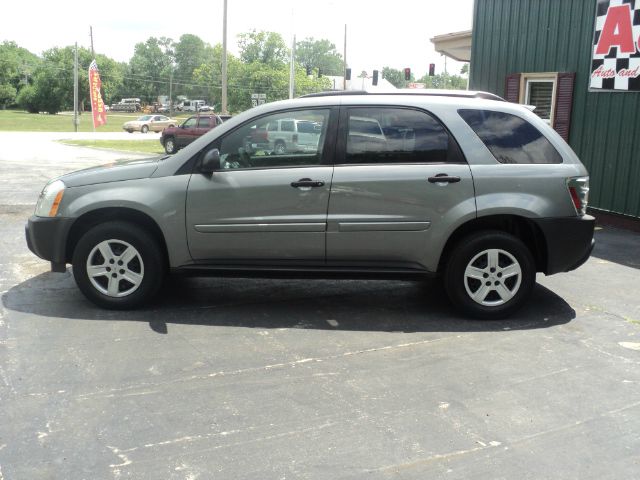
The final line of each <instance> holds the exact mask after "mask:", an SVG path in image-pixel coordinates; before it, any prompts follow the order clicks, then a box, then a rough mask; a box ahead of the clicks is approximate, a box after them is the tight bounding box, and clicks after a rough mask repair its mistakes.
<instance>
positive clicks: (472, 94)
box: [300, 88, 506, 102]
mask: <svg viewBox="0 0 640 480" xmlns="http://www.w3.org/2000/svg"><path fill="white" fill-rule="evenodd" d="M343 95H344V96H351V95H422V96H430V97H459V98H482V99H484V100H496V101H499V102H506V100H505V99H504V98H502V97H500V96H498V95H496V94H494V93H489V92H481V91H472V90H437V89H426V88H404V89H402V88H398V89H396V90H376V91H370V90H327V91H324V92H317V93H308V94H307V95H302V96H301V97H300V98H310V97H333V96H343Z"/></svg>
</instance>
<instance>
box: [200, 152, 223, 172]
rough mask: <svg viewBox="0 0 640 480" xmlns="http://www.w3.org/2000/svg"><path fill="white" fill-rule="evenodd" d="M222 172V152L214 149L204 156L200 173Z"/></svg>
mask: <svg viewBox="0 0 640 480" xmlns="http://www.w3.org/2000/svg"><path fill="white" fill-rule="evenodd" d="M216 170H220V150H218V149H217V148H214V149H212V150H209V151H208V152H207V153H205V154H204V157H203V158H202V165H201V166H200V171H201V172H202V173H213V172H215V171H216Z"/></svg>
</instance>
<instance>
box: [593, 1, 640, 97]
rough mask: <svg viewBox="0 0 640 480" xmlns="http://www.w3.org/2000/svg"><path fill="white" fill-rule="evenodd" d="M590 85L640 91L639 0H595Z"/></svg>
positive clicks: (598, 88) (599, 87)
mask: <svg viewBox="0 0 640 480" xmlns="http://www.w3.org/2000/svg"><path fill="white" fill-rule="evenodd" d="M596 5H597V7H596V25H595V33H594V36H593V50H592V57H591V79H590V83H589V87H590V88H591V89H594V90H621V91H633V92H639V91H640V0H596Z"/></svg>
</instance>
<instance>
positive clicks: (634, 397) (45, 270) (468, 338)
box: [0, 133, 640, 480]
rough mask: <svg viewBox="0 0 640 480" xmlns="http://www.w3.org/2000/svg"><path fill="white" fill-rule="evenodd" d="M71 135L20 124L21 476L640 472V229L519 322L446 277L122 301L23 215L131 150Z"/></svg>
mask: <svg viewBox="0 0 640 480" xmlns="http://www.w3.org/2000/svg"><path fill="white" fill-rule="evenodd" d="M125 135H127V134H125ZM54 137H56V138H59V135H52V134H21V133H12V134H8V133H0V144H2V145H3V149H2V150H0V178H2V180H3V181H2V182H0V225H1V229H2V235H0V292H1V293H0V294H1V305H0V401H1V405H2V407H3V420H2V421H1V422H0V480H5V479H6V480H9V479H44V478H51V479H112V478H116V479H119V478H135V479H138V478H139V479H185V480H186V479H189V480H192V479H238V480H239V479H247V480H249V479H251V480H255V479H332V480H333V479H338V478H349V479H360V478H367V479H378V478H399V479H425V478H429V479H431V478H446V479H469V478H474V479H513V478H519V479H598V480H601V479H616V480H619V479H627V478H629V479H631V478H638V477H639V476H640V300H639V299H640V235H639V234H635V233H631V232H628V231H624V230H617V229H614V228H610V227H605V228H602V229H599V230H598V232H597V238H596V241H597V242H598V243H597V246H596V249H595V251H594V254H593V256H592V258H591V259H590V260H589V261H588V262H587V263H586V264H585V265H584V266H583V267H581V268H580V269H579V270H577V271H574V272H571V273H566V274H560V275H556V276H551V277H545V276H543V275H539V276H538V285H537V287H536V290H535V292H534V295H533V298H532V301H531V302H530V303H529V305H528V306H527V307H526V308H525V309H524V310H522V311H521V312H520V313H519V314H518V315H516V316H515V317H514V318H512V319H510V320H505V321H499V322H480V321H470V320H465V319H462V318H460V317H459V316H458V315H457V313H456V312H455V311H454V310H453V309H452V308H451V306H450V305H449V304H448V302H447V300H446V299H445V296H444V293H443V290H442V288H441V287H440V286H439V284H438V283H437V282H390V281H325V280H323V281H320V280H316V281H305V280H246V279H180V280H179V279H172V280H170V281H169V282H167V285H166V286H165V288H164V291H163V295H162V297H161V299H159V301H158V303H157V304H156V305H154V306H153V307H151V308H147V309H144V310H139V311H133V312H113V311H105V310H99V309H97V308H95V307H94V306H92V305H91V304H89V303H88V302H87V301H86V300H85V299H84V297H82V295H81V294H80V292H79V291H78V290H77V288H76V287H75V283H74V281H73V277H72V274H71V272H70V270H67V272H66V273H51V272H49V265H48V263H47V262H44V261H42V260H40V259H38V258H37V257H35V256H34V255H33V254H31V253H30V252H29V251H28V249H27V247H26V244H25V241H24V223H25V221H26V219H27V218H28V217H29V215H31V213H32V212H33V207H34V204H35V201H36V197H37V195H38V193H39V191H40V189H41V188H42V187H43V185H44V183H45V182H46V180H47V179H48V178H50V177H52V176H55V175H59V174H61V173H63V172H66V171H70V170H75V169H78V168H83V167H86V166H91V165H96V164H101V163H105V162H109V161H113V160H115V159H117V158H121V157H123V155H122V154H118V153H109V152H105V151H96V150H90V149H85V148H78V147H69V146H64V145H60V144H58V143H55V142H54V141H53V140H54ZM130 137H131V136H128V137H126V138H130ZM66 138H70V137H69V136H68V135H67V136H66ZM146 138H151V137H146Z"/></svg>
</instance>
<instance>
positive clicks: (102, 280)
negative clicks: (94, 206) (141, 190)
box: [72, 222, 165, 310]
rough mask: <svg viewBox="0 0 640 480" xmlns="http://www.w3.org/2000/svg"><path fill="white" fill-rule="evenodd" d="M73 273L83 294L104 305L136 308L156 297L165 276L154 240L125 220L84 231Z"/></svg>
mask: <svg viewBox="0 0 640 480" xmlns="http://www.w3.org/2000/svg"><path fill="white" fill-rule="evenodd" d="M72 263H73V276H74V278H75V280H76V284H77V285H78V287H79V288H80V290H81V291H82V293H83V294H84V295H85V297H87V298H88V299H89V300H90V301H92V302H93V303H95V304H96V305H98V306H100V307H103V308H110V309H116V310H126V309H131V308H136V307H139V306H140V305H142V304H144V303H146V302H147V301H149V300H150V299H151V298H153V297H154V296H155V294H156V293H157V292H158V290H159V288H160V287H161V286H162V281H163V279H164V275H165V260H164V255H163V253H162V250H161V248H160V247H159V245H158V242H157V241H156V239H155V238H154V237H153V236H152V235H150V234H149V233H148V232H147V231H146V230H143V229H142V228H140V227H138V226H137V225H134V224H131V223H128V222H106V223H102V224H99V225H97V226H95V227H93V228H92V229H90V230H89V231H87V232H86V233H85V234H84V235H83V236H82V238H80V240H79V242H78V244H77V246H76V248H75V250H74V252H73V260H72Z"/></svg>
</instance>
